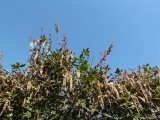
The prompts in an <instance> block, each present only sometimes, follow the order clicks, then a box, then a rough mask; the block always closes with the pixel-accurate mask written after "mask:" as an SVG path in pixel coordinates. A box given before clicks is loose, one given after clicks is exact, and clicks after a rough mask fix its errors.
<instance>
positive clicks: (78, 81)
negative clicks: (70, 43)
mask: <svg viewBox="0 0 160 120" xmlns="http://www.w3.org/2000/svg"><path fill="white" fill-rule="evenodd" d="M55 30H56V33H57V35H58V36H59V30H58V26H57V24H56V25H55ZM58 44H59V45H60V46H61V47H60V48H59V49H56V50H52V36H51V34H50V37H49V39H47V38H46V36H45V35H44V34H43V35H42V36H41V37H40V38H39V39H38V40H33V41H32V42H31V44H30V47H31V49H30V52H31V53H30V58H29V60H28V62H29V65H28V66H27V67H26V69H25V70H22V68H23V67H24V66H25V65H24V64H20V63H16V64H14V65H12V72H8V71H7V70H5V69H3V67H2V66H1V65H0V119H1V120H58V119H60V120H98V119H101V120H102V119H103V120H116V119H118V120H142V119H145V120H146V119H158V117H159V118H160V112H159V111H160V71H159V68H158V67H154V68H151V67H150V66H149V65H148V64H147V65H143V66H142V67H139V68H138V69H137V70H132V71H131V72H129V73H128V72H126V71H122V70H120V69H117V70H116V72H115V74H114V75H113V74H110V75H108V74H107V73H108V71H109V70H110V68H109V66H108V65H105V64H103V63H104V62H105V60H106V57H107V55H109V54H110V52H111V50H112V47H113V45H112V44H111V45H110V46H109V48H108V50H106V51H104V54H103V55H102V56H101V58H100V61H99V63H97V64H96V65H95V66H92V63H89V62H88V61H89V60H88V59H89V49H88V48H87V49H83V51H82V52H81V54H80V55H79V56H78V57H76V56H75V54H74V53H73V52H72V51H70V50H68V49H67V47H66V44H67V42H66V37H64V38H63V40H60V38H59V37H58ZM1 59H2V56H1V57H0V61H1Z"/></svg>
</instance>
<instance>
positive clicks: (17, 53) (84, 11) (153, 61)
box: [0, 0, 160, 71]
mask: <svg viewBox="0 0 160 120" xmlns="http://www.w3.org/2000/svg"><path fill="white" fill-rule="evenodd" d="M54 20H56V22H57V23H58V25H59V28H60V34H61V38H62V37H63V35H64V34H66V36H67V40H68V48H69V49H71V50H73V51H74V52H75V53H76V55H78V54H79V53H80V51H81V50H82V49H83V48H88V47H89V48H90V50H91V56H92V55H93V54H95V55H94V56H95V59H94V63H96V62H98V60H99V57H100V56H99V55H100V54H99V53H100V51H103V50H105V49H107V47H108V46H109V44H110V43H112V42H113V43H114V48H113V52H112V53H111V54H110V56H108V59H107V61H106V63H107V64H109V65H110V67H111V68H112V70H113V71H114V70H115V69H116V68H121V69H127V70H128V69H129V68H137V66H138V65H142V64H146V63H150V65H151V66H155V65H158V66H160V1H159V0H14V1H13V0H0V50H4V57H3V67H4V68H6V69H10V64H14V63H16V62H20V63H27V59H28V58H29V43H30V42H31V40H30V39H29V37H30V36H32V37H33V38H35V39H38V37H39V36H40V35H41V29H40V28H41V27H43V28H44V31H45V33H46V34H48V33H49V32H52V33H53V47H57V45H56V44H57V40H56V36H55V35H56V34H55V31H54Z"/></svg>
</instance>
